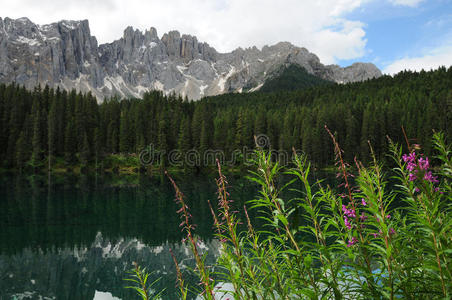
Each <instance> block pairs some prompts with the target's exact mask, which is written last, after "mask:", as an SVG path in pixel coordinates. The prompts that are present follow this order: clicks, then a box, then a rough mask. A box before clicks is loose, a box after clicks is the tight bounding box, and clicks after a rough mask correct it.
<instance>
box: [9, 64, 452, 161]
mask: <svg viewBox="0 0 452 300" xmlns="http://www.w3.org/2000/svg"><path fill="white" fill-rule="evenodd" d="M284 84H285V83H284ZM273 87H274V89H273V90H274V91H273V92H271V91H270V92H266V93H263V92H254V93H243V94H224V95H220V96H215V97H206V98H204V99H202V100H200V101H197V102H191V101H188V100H187V99H183V98H182V97H180V96H177V95H168V96H165V95H163V93H162V92H158V91H154V92H150V93H146V94H145V95H144V96H143V99H125V100H119V99H108V100H105V101H104V102H103V103H101V104H98V103H97V100H96V98H95V97H93V96H92V95H90V94H81V93H77V92H75V91H71V92H66V91H61V90H59V89H57V90H53V89H50V88H49V87H45V88H41V87H37V88H36V89H35V90H34V91H27V90H26V89H25V88H24V87H21V86H18V85H15V84H11V85H0V144H1V145H2V147H0V155H1V158H2V159H1V160H0V167H1V168H3V169H16V170H24V169H29V168H34V169H36V168H47V167H48V166H49V165H50V166H51V167H53V166H54V165H56V164H58V165H63V166H75V165H79V166H94V165H101V164H100V163H101V162H105V161H106V160H108V159H109V158H111V157H112V156H120V157H136V156H137V154H138V153H139V152H140V151H141V150H142V149H144V148H145V147H147V146H149V145H153V146H154V147H155V149H157V150H160V151H165V152H166V153H168V152H169V151H170V150H171V149H177V150H179V151H180V153H182V154H183V153H186V152H187V151H190V150H191V149H196V150H198V151H205V150H207V149H216V150H222V151H224V152H225V154H226V157H228V156H230V155H231V153H232V152H233V151H234V150H235V149H243V147H247V148H249V149H252V148H254V140H253V136H256V135H259V134H265V135H267V136H268V137H269V141H270V148H272V149H275V150H286V151H291V149H292V147H294V148H295V149H299V150H302V151H304V152H305V153H307V154H308V156H309V158H310V159H311V161H313V163H315V164H316V165H317V166H327V165H330V164H332V162H333V155H334V154H333V153H334V151H333V145H332V143H331V140H330V137H329V136H328V133H327V132H326V131H325V129H324V125H327V126H328V128H330V130H332V131H333V132H334V133H335V134H336V136H337V138H338V141H339V143H340V144H341V146H342V147H343V148H344V150H345V154H344V155H345V158H346V159H347V160H349V161H351V160H353V158H354V157H355V156H356V157H357V158H358V159H360V160H362V161H363V162H367V161H369V159H370V157H369V150H368V149H369V146H368V140H369V141H370V143H371V144H372V146H373V148H374V151H375V153H376V155H377V157H379V158H384V153H386V151H387V136H389V137H390V138H391V139H392V140H394V141H397V142H404V136H403V133H402V130H401V128H402V126H403V127H404V128H405V130H406V134H407V136H408V137H409V138H412V139H413V140H412V141H411V142H413V141H414V142H415V143H418V144H421V145H422V146H423V148H424V152H425V153H427V154H428V153H430V152H431V143H430V140H431V137H432V130H436V131H443V132H444V133H445V135H446V139H447V140H449V141H450V140H451V138H452V126H451V124H452V120H451V115H452V67H450V68H449V69H446V68H444V67H443V68H440V69H438V70H434V71H429V72H425V71H421V72H407V71H405V72H401V73H399V74H397V75H395V76H394V77H391V76H383V77H380V78H378V79H373V80H368V81H365V82H360V83H352V84H344V85H342V84H327V85H320V86H313V87H308V88H305V89H301V90H296V91H280V90H279V89H278V87H277V82H276V83H273ZM266 90H267V91H268V90H269V88H267V89H266ZM270 90H271V89H270ZM278 90H279V91H278ZM448 122H449V123H448ZM49 157H50V162H49ZM239 163H240V162H239ZM159 164H165V159H163V160H162V161H160V162H159Z"/></svg>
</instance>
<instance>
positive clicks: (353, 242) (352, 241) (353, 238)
mask: <svg viewBox="0 0 452 300" xmlns="http://www.w3.org/2000/svg"><path fill="white" fill-rule="evenodd" d="M356 242H358V239H357V238H356V237H352V238H351V239H350V240H348V244H347V247H351V246H353V245H354V244H356Z"/></svg>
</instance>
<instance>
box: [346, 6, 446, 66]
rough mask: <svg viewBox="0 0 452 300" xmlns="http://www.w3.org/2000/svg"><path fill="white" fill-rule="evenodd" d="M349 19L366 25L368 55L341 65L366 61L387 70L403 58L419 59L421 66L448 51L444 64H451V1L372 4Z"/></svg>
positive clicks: (355, 12) (356, 11) (358, 10)
mask: <svg viewBox="0 0 452 300" xmlns="http://www.w3.org/2000/svg"><path fill="white" fill-rule="evenodd" d="M346 17H347V18H348V19H351V20H359V21H361V22H364V23H365V27H364V30H365V32H366V39H367V43H366V51H365V55H363V56H362V57H360V58H359V59H357V58H354V59H351V60H347V59H341V60H338V63H339V64H340V65H342V66H345V65H349V64H350V63H352V62H354V61H357V60H363V61H370V62H373V63H374V64H376V65H377V66H378V67H379V68H381V69H383V70H385V69H387V68H388V67H389V66H390V65H391V64H394V63H395V62H397V61H400V60H404V59H405V60H408V59H411V63H412V64H413V63H415V60H416V59H417V61H418V62H419V63H420V62H421V61H422V58H424V57H425V56H428V55H429V54H432V53H433V54H434V53H435V51H444V52H445V51H447V52H448V53H444V54H445V55H447V54H448V55H449V56H450V59H449V60H447V59H446V60H444V63H449V65H450V63H451V60H452V1H446V0H431V1H421V2H420V3H417V4H416V5H413V6H407V5H394V4H393V3H390V2H384V1H372V2H370V3H368V4H365V5H364V6H363V7H361V8H359V9H356V10H355V11H353V12H352V13H350V14H348V15H347V16H346ZM449 51H450V52H449ZM409 67H410V65H409V64H408V61H407V68H409ZM426 67H428V66H427V65H426Z"/></svg>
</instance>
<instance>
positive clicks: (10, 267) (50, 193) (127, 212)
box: [0, 175, 257, 300]
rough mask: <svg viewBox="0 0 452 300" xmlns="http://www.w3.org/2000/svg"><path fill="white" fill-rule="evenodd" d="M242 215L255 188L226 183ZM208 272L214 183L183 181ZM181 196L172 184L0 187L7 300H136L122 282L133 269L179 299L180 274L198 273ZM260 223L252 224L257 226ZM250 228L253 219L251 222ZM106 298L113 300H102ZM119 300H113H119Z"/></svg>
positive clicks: (24, 180)
mask: <svg viewBox="0 0 452 300" xmlns="http://www.w3.org/2000/svg"><path fill="white" fill-rule="evenodd" d="M228 179H229V183H230V193H231V198H233V199H234V200H235V202H234V205H236V206H237V207H242V205H243V203H244V202H245V201H246V200H249V199H252V198H253V197H254V196H255V195H256V191H257V188H256V186H253V185H252V184H250V183H249V181H247V180H245V179H239V178H238V177H237V178H234V176H229V177H228ZM176 181H177V182H178V185H179V186H180V188H181V190H182V191H183V192H184V194H185V195H186V198H187V202H188V204H189V206H190V208H191V212H192V215H193V220H194V223H196V224H197V228H196V234H197V235H198V236H199V237H200V238H201V240H202V244H201V248H202V249H204V251H205V250H208V255H207V258H206V260H207V263H206V264H207V265H210V264H213V263H214V262H215V260H216V258H217V257H218V246H219V244H218V241H217V240H216V239H215V238H214V236H213V228H212V224H213V223H212V218H211V214H210V210H209V207H208V203H207V200H210V201H211V202H212V203H216V202H217V196H216V188H215V181H214V177H204V176H179V177H176ZM177 209H178V208H177V204H176V203H175V202H174V191H173V188H172V187H171V186H170V184H169V182H168V180H167V179H166V178H165V177H156V178H149V177H146V176H142V177H130V178H129V177H126V178H124V177H123V178H101V177H97V176H81V177H70V176H64V177H63V178H61V177H59V178H56V177H51V178H48V177H47V176H43V177H39V176H31V177H18V176H14V177H13V176H5V175H2V176H1V177H0V299H1V300H6V299H8V300H9V299H84V300H91V299H96V300H97V299H116V298H118V299H123V300H124V299H138V298H137V297H136V296H135V294H134V293H133V292H132V291H131V290H128V289H125V288H124V286H125V285H126V283H125V282H124V280H123V279H124V278H126V277H127V273H126V272H127V271H128V270H130V269H131V268H132V262H133V261H136V262H138V263H139V264H140V265H141V266H143V267H146V268H147V270H149V271H153V272H154V273H153V275H152V276H151V278H150V280H151V281H153V280H155V279H157V278H161V279H160V281H159V282H158V284H157V285H155V290H158V291H160V290H163V289H165V292H164V296H163V299H177V296H176V289H175V283H176V274H175V267H174V264H173V261H172V259H171V256H170V254H169V249H170V248H171V249H173V252H174V253H175V255H176V258H177V260H178V261H179V262H180V263H181V265H182V268H183V270H185V272H184V275H185V276H187V277H185V279H186V280H187V281H188V282H190V281H192V282H193V281H195V279H194V278H193V277H190V275H189V272H187V271H186V269H187V268H189V267H192V266H194V261H193V259H192V257H191V255H190V251H189V248H188V245H186V244H184V243H182V242H181V240H182V239H183V234H182V233H181V231H180V228H179V224H180V219H179V216H178V215H177V214H176V211H177ZM254 217H255V216H254ZM252 218H253V214H252ZM103 296H109V298H103ZM112 297H115V298H112Z"/></svg>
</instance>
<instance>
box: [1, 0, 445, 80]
mask: <svg viewBox="0 0 452 300" xmlns="http://www.w3.org/2000/svg"><path fill="white" fill-rule="evenodd" d="M0 1H2V2H3V3H1V6H0V7H1V8H2V10H1V13H0V14H1V15H0V17H11V18H20V17H28V18H29V19H30V20H32V21H33V22H35V23H37V24H48V23H51V22H56V21H59V20H62V19H72V20H80V19H88V20H89V22H90V27H91V33H92V34H93V35H95V36H96V37H97V39H98V41H99V42H100V43H105V42H111V41H113V40H116V39H119V38H120V37H121V36H122V34H123V30H124V29H125V28H126V27H127V26H129V25H131V26H133V27H134V28H137V29H140V30H146V29H148V28H150V27H155V28H156V29H157V31H158V33H159V36H162V35H163V33H165V32H168V31H169V30H174V29H176V30H179V31H180V32H181V33H187V34H192V35H196V36H197V37H198V40H199V41H203V42H207V43H209V44H210V45H212V46H213V47H215V48H216V49H217V50H218V51H220V52H229V51H232V50H233V49H236V48H237V47H242V48H246V47H251V46H254V45H255V46H257V47H262V46H264V45H272V44H275V43H277V42H280V41H289V42H291V43H293V44H295V45H297V46H300V47H305V48H307V49H308V50H309V51H311V52H313V53H315V54H316V55H317V56H318V57H319V58H320V60H321V62H322V63H324V64H339V65H341V66H347V65H350V64H351V63H353V62H358V61H360V62H361V61H362V62H372V63H374V64H376V65H377V66H378V67H379V68H380V69H381V70H382V71H383V72H385V73H389V74H393V73H395V72H398V71H400V70H403V69H411V70H420V69H422V68H424V69H427V70H428V69H431V68H437V67H438V66H440V65H446V66H447V67H448V66H451V65H452V0H277V1H276V0H190V1H187V0H127V1H123V0H97V1H94V0H66V1H64V5H55V1H54V0H40V1H36V0H14V1H7V0H0Z"/></svg>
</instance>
